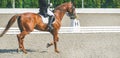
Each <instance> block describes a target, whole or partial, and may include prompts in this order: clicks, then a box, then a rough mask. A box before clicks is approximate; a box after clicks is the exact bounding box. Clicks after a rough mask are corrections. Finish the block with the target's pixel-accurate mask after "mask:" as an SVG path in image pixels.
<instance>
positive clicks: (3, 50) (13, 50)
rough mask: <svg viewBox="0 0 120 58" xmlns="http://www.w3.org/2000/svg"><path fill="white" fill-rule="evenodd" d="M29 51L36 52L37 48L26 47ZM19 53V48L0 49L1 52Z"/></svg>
mask: <svg viewBox="0 0 120 58" xmlns="http://www.w3.org/2000/svg"><path fill="white" fill-rule="evenodd" d="M26 51H27V52H36V51H35V50H31V49H26ZM14 52H15V53H17V49H0V53H14ZM20 52H21V51H20Z"/></svg>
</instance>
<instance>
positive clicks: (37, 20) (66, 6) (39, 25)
mask: <svg viewBox="0 0 120 58" xmlns="http://www.w3.org/2000/svg"><path fill="white" fill-rule="evenodd" d="M66 12H68V15H69V17H70V18H72V19H74V18H75V17H76V13H75V7H74V6H73V4H72V2H67V3H63V4H61V5H60V6H58V7H56V8H55V10H54V15H55V20H54V22H53V24H52V26H53V28H54V29H53V31H51V32H50V33H51V34H52V35H53V41H52V42H51V43H49V44H47V47H50V46H51V45H53V44H54V49H55V52H57V53H59V51H58V48H57V42H58V40H59V37H58V31H59V29H60V27H61V21H62V18H63V16H64V15H65V13H66ZM16 20H17V22H18V27H19V29H20V34H17V38H18V44H19V50H22V51H23V52H24V53H25V54H26V53H27V51H26V49H25V48H24V43H23V41H24V37H25V36H26V35H27V34H29V33H30V32H32V31H33V30H34V29H37V30H41V31H48V26H47V24H46V23H43V21H42V17H41V16H40V15H39V14H36V13H22V14H16V15H14V16H13V17H12V18H11V19H10V20H9V22H8V24H7V26H6V28H5V30H4V31H3V32H2V34H1V35H0V37H2V36H3V35H4V34H5V33H6V32H7V31H8V29H9V28H10V27H11V26H12V25H13V23H14V22H15V21H16Z"/></svg>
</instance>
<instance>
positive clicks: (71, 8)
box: [67, 2, 76, 19]
mask: <svg viewBox="0 0 120 58" xmlns="http://www.w3.org/2000/svg"><path fill="white" fill-rule="evenodd" d="M67 12H68V13H67V15H68V16H69V17H70V19H75V18H76V12H75V6H74V5H73V3H71V2H69V3H68V7H67Z"/></svg>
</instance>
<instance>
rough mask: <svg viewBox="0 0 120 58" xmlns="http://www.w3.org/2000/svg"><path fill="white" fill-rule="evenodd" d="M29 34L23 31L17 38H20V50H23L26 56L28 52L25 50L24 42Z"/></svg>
mask: <svg viewBox="0 0 120 58" xmlns="http://www.w3.org/2000/svg"><path fill="white" fill-rule="evenodd" d="M27 34H28V32H27V31H23V32H21V33H20V34H18V35H17V37H18V44H19V49H20V50H22V51H23V52H24V53H25V54H26V53H27V51H26V50H25V48H24V43H23V41H24V37H25V35H27Z"/></svg>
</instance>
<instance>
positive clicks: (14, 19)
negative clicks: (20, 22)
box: [0, 14, 20, 37]
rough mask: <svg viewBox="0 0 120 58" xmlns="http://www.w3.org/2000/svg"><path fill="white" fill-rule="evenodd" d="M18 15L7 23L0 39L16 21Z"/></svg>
mask: <svg viewBox="0 0 120 58" xmlns="http://www.w3.org/2000/svg"><path fill="white" fill-rule="evenodd" d="M19 16H20V15H18V14H17V15H14V16H13V17H12V18H11V19H10V20H9V22H8V24H7V26H6V28H5V29H4V31H3V32H2V33H1V34H0V37H2V36H3V35H4V34H5V33H6V32H7V31H8V29H9V28H10V27H11V26H12V25H13V24H14V23H15V21H16V19H17V18H18V17H19Z"/></svg>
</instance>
